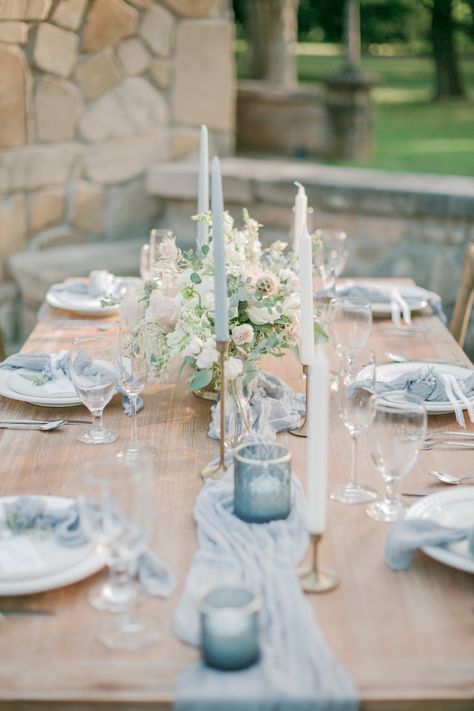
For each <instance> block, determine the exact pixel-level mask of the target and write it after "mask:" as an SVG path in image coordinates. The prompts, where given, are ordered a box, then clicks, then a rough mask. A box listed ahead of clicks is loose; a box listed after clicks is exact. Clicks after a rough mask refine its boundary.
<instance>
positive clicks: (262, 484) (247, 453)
mask: <svg viewBox="0 0 474 711" xmlns="http://www.w3.org/2000/svg"><path fill="white" fill-rule="evenodd" d="M290 461H291V454H290V452H289V451H288V449H287V448H286V447H282V446H281V445H279V444H274V443H266V442H260V443H257V444H242V445H241V446H240V447H237V449H236V450H235V452H234V513H235V515H236V516H238V517H239V518H240V519H242V521H248V522H249V523H267V522H268V521H276V520H278V519H283V518H287V516H288V514H289V513H290V509H291V466H290Z"/></svg>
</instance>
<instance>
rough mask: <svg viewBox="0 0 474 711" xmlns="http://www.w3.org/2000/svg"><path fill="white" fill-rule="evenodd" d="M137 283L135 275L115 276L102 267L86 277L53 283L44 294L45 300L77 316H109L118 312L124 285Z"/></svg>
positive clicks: (135, 284)
mask: <svg viewBox="0 0 474 711" xmlns="http://www.w3.org/2000/svg"><path fill="white" fill-rule="evenodd" d="M139 283H140V280H139V279H137V278H135V277H118V276H115V275H114V274H111V273H110V272H108V271H107V270H105V269H99V270H94V271H91V272H90V273H89V275H88V277H80V278H69V279H67V280H66V281H64V282H62V283H60V284H53V285H52V286H51V287H50V288H49V289H48V292H47V294H46V303H47V304H49V305H50V306H52V307H53V308H56V309H62V310H64V311H72V312H73V313H75V314H78V315H80V316H91V317H100V316H111V315H114V314H117V313H118V306H119V303H120V300H121V297H122V296H123V294H124V292H125V291H126V289H127V288H129V287H131V286H137V285H138V284H139Z"/></svg>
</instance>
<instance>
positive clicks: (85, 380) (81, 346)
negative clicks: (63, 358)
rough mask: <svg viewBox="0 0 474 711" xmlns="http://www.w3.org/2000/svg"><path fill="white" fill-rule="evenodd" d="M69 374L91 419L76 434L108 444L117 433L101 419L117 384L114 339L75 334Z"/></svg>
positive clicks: (81, 437) (86, 442) (83, 440)
mask: <svg viewBox="0 0 474 711" xmlns="http://www.w3.org/2000/svg"><path fill="white" fill-rule="evenodd" d="M69 370H70V377H71V381H72V383H73V385H74V387H75V389H76V392H77V394H78V396H79V398H80V399H81V401H82V402H83V404H84V405H85V406H86V407H87V409H88V410H89V411H90V413H91V415H92V419H93V426H92V429H91V430H89V431H88V432H85V433H84V434H81V435H79V436H78V440H79V441H80V442H84V443H85V444H108V443H109V442H114V441H115V440H116V439H117V436H118V435H117V433H116V432H113V431H111V430H107V429H105V427H104V423H103V421H102V413H103V411H104V408H105V406H106V405H107V404H108V403H109V402H110V400H111V399H112V397H113V395H114V393H115V390H116V388H117V373H116V370H115V352H114V343H113V341H112V340H111V339H108V338H105V337H103V336H95V337H90V338H77V339H76V340H75V341H74V344H73V346H72V349H71V358H70V369H69Z"/></svg>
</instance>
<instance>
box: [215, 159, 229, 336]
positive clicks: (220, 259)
mask: <svg viewBox="0 0 474 711" xmlns="http://www.w3.org/2000/svg"><path fill="white" fill-rule="evenodd" d="M212 233H213V240H212V249H213V254H214V300H215V307H214V310H215V330H216V341H228V340H229V307H228V304H227V274H226V264H225V245H224V201H223V198H222V177H221V167H220V163H219V159H218V158H214V159H213V161H212Z"/></svg>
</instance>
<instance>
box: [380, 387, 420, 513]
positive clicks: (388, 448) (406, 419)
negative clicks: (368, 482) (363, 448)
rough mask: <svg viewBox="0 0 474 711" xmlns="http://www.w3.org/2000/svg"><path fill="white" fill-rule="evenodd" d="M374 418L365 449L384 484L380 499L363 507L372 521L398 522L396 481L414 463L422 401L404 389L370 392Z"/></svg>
mask: <svg viewBox="0 0 474 711" xmlns="http://www.w3.org/2000/svg"><path fill="white" fill-rule="evenodd" d="M371 407H372V409H373V411H374V418H373V422H372V425H371V427H370V430H369V436H368V440H369V450H370V454H371V457H372V459H373V461H374V464H375V466H376V467H377V469H378V471H379V472H380V474H381V475H382V477H383V480H384V483H385V493H384V498H383V499H382V500H381V501H374V502H373V503H371V504H370V505H369V506H368V507H367V513H368V514H369V516H370V517H371V518H373V519H375V520H376V521H387V522H392V521H399V520H401V519H403V518H404V517H405V513H406V506H405V505H404V504H403V503H402V501H401V500H400V494H399V492H398V490H397V487H398V482H399V481H400V480H401V479H402V477H404V476H405V475H406V474H407V473H408V472H409V471H410V469H412V467H413V466H414V464H415V462H416V460H417V458H418V453H419V451H420V449H421V446H422V445H423V442H424V440H425V436H426V408H425V405H424V402H423V400H422V399H421V398H420V397H418V396H417V395H413V394H412V393H407V392H406V391H394V392H388V393H383V394H380V395H373V396H372V398H371Z"/></svg>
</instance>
